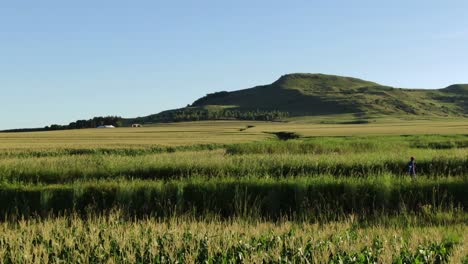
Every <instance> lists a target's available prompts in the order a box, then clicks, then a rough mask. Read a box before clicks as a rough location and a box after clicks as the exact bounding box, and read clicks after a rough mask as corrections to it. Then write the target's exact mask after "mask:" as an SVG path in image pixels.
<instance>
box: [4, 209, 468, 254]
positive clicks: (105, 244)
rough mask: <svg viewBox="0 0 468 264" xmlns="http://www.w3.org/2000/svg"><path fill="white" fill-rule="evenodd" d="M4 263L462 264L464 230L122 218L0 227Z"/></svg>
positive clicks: (460, 227)
mask: <svg viewBox="0 0 468 264" xmlns="http://www.w3.org/2000/svg"><path fill="white" fill-rule="evenodd" d="M0 233H1V234H2V236H1V237H0V262H1V263H108V262H112V263H392V262H393V263H448V262H451V263H460V262H461V261H462V260H463V259H464V258H465V261H466V254H468V252H467V248H466V246H465V245H466V239H468V237H467V234H468V232H467V228H466V226H465V225H455V226H451V227H423V228H418V227H412V228H404V229H403V230H402V229H401V228H395V227H393V228H392V227H382V226H376V227H372V228H365V229H362V228H359V227H356V226H355V225H353V224H352V223H347V222H344V223H338V224H335V223H332V224H324V225H313V224H312V225H311V224H307V223H302V224H294V223H290V222H286V223H280V224H272V223H265V222H263V223H245V222H239V221H235V222H217V221H211V222H196V221H183V222H180V221H179V220H177V219H172V220H170V221H167V222H159V221H158V220H155V219H154V218H150V219H146V220H140V221H126V220H122V219H121V218H120V217H119V216H118V215H116V214H111V215H110V216H109V217H105V218H103V217H91V218H90V219H87V220H82V219H81V218H77V217H59V218H54V219H46V220H40V219H39V220H37V219H32V220H26V221H24V220H23V221H20V222H19V223H18V224H16V223H15V224H10V223H8V222H6V223H1V224H0Z"/></svg>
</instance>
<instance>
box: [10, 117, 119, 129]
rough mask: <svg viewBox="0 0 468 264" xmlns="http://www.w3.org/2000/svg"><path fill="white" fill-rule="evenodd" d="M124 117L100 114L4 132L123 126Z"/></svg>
mask: <svg viewBox="0 0 468 264" xmlns="http://www.w3.org/2000/svg"><path fill="white" fill-rule="evenodd" d="M123 124H124V119H123V118H122V117H119V116H104V117H103V116H99V117H94V118H92V119H88V120H77V121H75V122H71V123H70V124H68V125H57V124H54V125H50V126H46V127H43V128H23V129H10V130H6V131H3V132H34V131H53V130H66V129H81V128H96V127H98V126H104V125H112V126H115V127H120V126H123Z"/></svg>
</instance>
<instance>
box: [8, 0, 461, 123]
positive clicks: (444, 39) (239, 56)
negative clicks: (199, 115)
mask: <svg viewBox="0 0 468 264" xmlns="http://www.w3.org/2000/svg"><path fill="white" fill-rule="evenodd" d="M467 10H468V1H450V0H447V1H418V0H415V1H411V0H394V1H385V2H383V1H375V0H374V1H351V0H348V1H337V0H329V1H311V0H309V1H274V0H273V1H272V0H270V1H255V0H251V1H244V0H239V1H220V0H218V1H203V0H199V1H177V0H174V1H138V0H134V1H118V0H112V1H111V0H99V1H96V0H95V1H90V0H81V1H63V0H57V1H51V0H41V1H32V0H31V1H21V0H18V1H16V0H15V1H2V2H0V92H1V93H0V94H1V95H0V129H4V128H17V127H42V126H45V125H49V124H52V123H58V124H67V123H69V122H71V121H74V120H76V119H84V118H91V117H93V116H100V115H120V116H124V117H135V116H143V115H147V114H153V113H157V112H159V111H162V110H166V109H170V108H177V107H183V106H185V105H187V104H189V103H192V102H193V101H194V100H195V99H197V98H198V97H200V96H203V95H205V94H206V93H210V92H214V91H221V90H237V89H241V88H248V87H252V86H255V85H259V84H267V83H271V82H273V81H275V80H276V79H277V78H279V77H280V76H281V75H282V74H286V73H291V72H313V73H315V72H320V73H329V74H339V75H347V76H354V77H359V78H363V79H367V80H371V81H375V82H378V83H382V84H386V85H392V86H397V87H408V88H419V87H423V88H440V87H445V86H448V85H450V84H452V83H468V16H467V15H466V11H467Z"/></svg>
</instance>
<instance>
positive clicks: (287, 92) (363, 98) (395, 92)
mask: <svg viewBox="0 0 468 264" xmlns="http://www.w3.org/2000/svg"><path fill="white" fill-rule="evenodd" d="M225 113H227V114H225ZM243 113H249V114H243ZM266 113H276V114H272V115H271V116H269V117H267V118H265V115H266ZM330 114H353V115H355V116H356V117H358V118H365V117H369V116H402V115H405V116H407V115H412V116H428V117H431V116H433V117H467V116H468V85H466V84H465V85H461V84H459V85H451V86H449V87H447V88H444V89H438V90H425V89H401V88H393V87H389V86H384V85H380V84H377V83H374V82H370V81H365V80H361V79H356V78H351V77H342V76H335V75H325V74H309V73H295V74H287V75H284V76H282V77H281V78H279V79H278V80H277V81H275V82H274V83H272V84H269V85H262V86H256V87H253V88H249V89H244V90H238V91H233V92H217V93H213V94H208V95H206V96H204V97H202V98H200V99H198V100H196V101H195V102H194V103H193V104H192V105H191V106H189V107H186V108H181V109H176V110H169V111H165V112H162V113H159V114H156V115H151V116H148V117H143V118H138V119H136V120H134V121H140V122H161V121H162V122H164V121H187V120H205V119H229V118H235V119H256V120H272V119H281V118H284V117H286V116H291V117H294V116H320V115H330Z"/></svg>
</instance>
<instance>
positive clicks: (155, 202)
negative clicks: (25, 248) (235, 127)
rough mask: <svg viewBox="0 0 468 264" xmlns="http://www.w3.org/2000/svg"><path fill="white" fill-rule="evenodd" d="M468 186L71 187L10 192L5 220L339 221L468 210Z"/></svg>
mask: <svg viewBox="0 0 468 264" xmlns="http://www.w3.org/2000/svg"><path fill="white" fill-rule="evenodd" d="M467 189H468V181H466V180H463V179H460V178H444V179H434V180H429V179H421V180H417V181H411V180H404V179H395V178H393V177H391V176H382V177H370V178H365V179H347V178H344V179H336V178H333V177H317V178H296V179H282V180H274V179H265V178H262V179H258V178H249V179H240V180H239V179H235V178H224V179H211V180H209V179H206V178H192V179H185V180H181V181H170V182H161V181H118V182H109V181H97V182H77V183H74V184H70V185H68V184H67V185H45V186H42V185H31V186H24V185H3V186H1V187H0V210H1V211H0V213H1V214H2V215H3V216H6V215H32V214H42V215H46V214H48V213H50V212H55V213H60V212H65V211H68V212H72V211H76V212H80V213H85V212H88V211H95V212H104V211H108V210H110V209H113V208H119V209H121V210H122V211H123V212H126V213H127V214H129V215H140V216H141V215H156V216H163V217H164V216H166V217H167V216H171V215H184V214H193V215H196V216H202V215H210V214H213V215H219V216H221V217H235V216H246V217H250V216H251V217H257V218H280V217H289V218H297V219H337V218H339V217H341V216H344V215H348V214H358V215H360V216H362V217H366V216H372V215H376V214H381V213H383V214H386V213H390V214H393V213H401V212H418V211H421V210H422V209H423V208H424V207H427V206H428V207H429V208H433V209H438V210H446V209H447V210H448V209H450V208H452V209H453V208H459V209H461V210H464V209H466V208H468V197H467V196H466V190H467Z"/></svg>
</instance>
